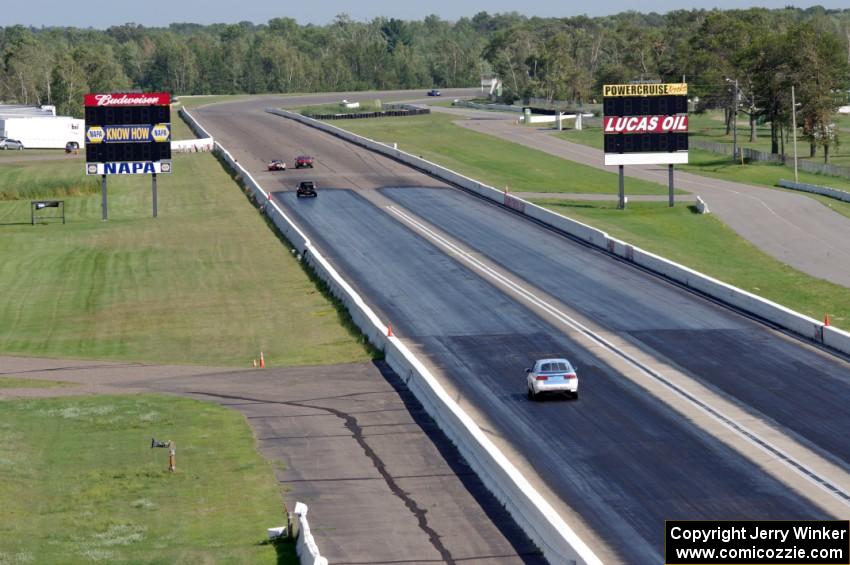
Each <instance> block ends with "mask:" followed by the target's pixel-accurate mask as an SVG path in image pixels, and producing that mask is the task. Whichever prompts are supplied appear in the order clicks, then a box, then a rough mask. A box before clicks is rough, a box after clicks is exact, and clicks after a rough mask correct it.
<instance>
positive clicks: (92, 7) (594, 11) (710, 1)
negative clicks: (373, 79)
mask: <svg viewBox="0 0 850 565" xmlns="http://www.w3.org/2000/svg"><path fill="white" fill-rule="evenodd" d="M0 1H2V3H3V7H2V9H0V26H9V25H14V24H23V25H28V26H36V27H40V26H56V25H71V26H76V27H95V28H106V27H109V26H111V25H116V24H122V23H128V22H133V23H137V24H142V25H145V26H164V25H168V24H169V23H172V22H192V23H199V24H210V23H220V22H224V23H235V22H239V21H244V20H248V21H251V22H254V23H265V22H267V21H268V20H269V19H271V18H275V17H291V18H295V19H296V20H298V21H299V22H300V23H316V24H323V23H327V22H329V21H330V20H332V19H333V17H334V16H335V15H337V14H340V13H347V14H348V15H349V16H351V17H352V18H353V19H355V20H369V19H372V18H375V17H378V16H385V17H395V18H401V19H422V18H423V17H425V16H427V15H428V14H436V15H438V16H440V17H441V18H443V19H447V20H456V19H458V18H459V17H462V16H472V15H474V14H476V13H477V12H480V11H487V12H489V13H491V14H493V13H498V12H510V11H513V10H516V11H518V12H520V13H522V14H525V15H529V16H543V17H552V16H555V17H564V16H576V15H580V14H587V15H589V16H601V15H607V14H614V13H617V12H622V11H625V10H638V11H640V12H652V11H656V12H667V11H669V10H671V9H677V8H686V9H687V8H715V7H716V8H746V7H750V6H762V7H767V8H782V7H784V6H786V5H788V4H791V3H792V2H789V1H787V0H776V1H773V0H762V1H760V2H758V1H752V0H751V1H742V0H706V1H691V2H671V1H670V0H666V1H665V0H642V1H641V2H635V1H634V0H607V1H605V2H599V1H595V2H594V1H583V2H575V1H561V2H558V1H553V0H524V1H523V2H517V1H516V0H489V1H483V0H472V1H463V2H458V1H457V0H429V1H428V2H417V3H413V2H405V1H403V0H402V1H399V0H348V1H343V0H298V1H292V0H290V1H284V2H281V1H277V2H275V1H272V0H240V1H234V0H178V1H174V0H169V1H166V0H129V1H128V0H86V1H82V2H80V1H74V0H59V1H57V0H46V1H44V2H31V1H30V2H26V1H22V0H0ZM794 5H796V6H800V7H809V6H813V5H821V6H824V7H826V8H846V7H850V5H848V2H847V0H824V1H822V2H811V3H797V4H794Z"/></svg>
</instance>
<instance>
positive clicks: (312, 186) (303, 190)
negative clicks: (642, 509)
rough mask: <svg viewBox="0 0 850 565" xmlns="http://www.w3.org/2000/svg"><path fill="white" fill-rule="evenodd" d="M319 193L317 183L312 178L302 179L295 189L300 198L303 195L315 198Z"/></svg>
mask: <svg viewBox="0 0 850 565" xmlns="http://www.w3.org/2000/svg"><path fill="white" fill-rule="evenodd" d="M318 195H319V194H318V193H317V192H316V183H314V182H313V181H311V180H302V181H301V182H300V183H298V190H296V191H295V196H297V197H298V198H301V197H302V196H305V197H311V198H315V197H317V196H318Z"/></svg>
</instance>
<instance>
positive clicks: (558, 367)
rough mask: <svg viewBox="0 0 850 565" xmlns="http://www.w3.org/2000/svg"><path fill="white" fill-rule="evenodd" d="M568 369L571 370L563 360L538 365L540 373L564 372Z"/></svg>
mask: <svg viewBox="0 0 850 565" xmlns="http://www.w3.org/2000/svg"><path fill="white" fill-rule="evenodd" d="M570 370H572V368H571V367H570V366H569V365H567V364H566V363H563V362H557V361H553V362H549V363H543V364H541V365H540V372H542V373H566V372H568V371H570Z"/></svg>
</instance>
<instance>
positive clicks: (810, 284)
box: [338, 114, 850, 328]
mask: <svg viewBox="0 0 850 565" xmlns="http://www.w3.org/2000/svg"><path fill="white" fill-rule="evenodd" d="M451 119H452V118H451V117H447V116H443V115H434V114H432V115H430V116H417V117H412V118H394V119H374V120H352V121H346V122H345V123H344V124H338V125H341V126H342V127H345V128H346V129H350V130H351V131H354V132H356V133H359V134H361V135H365V136H368V137H371V138H375V139H379V140H382V141H397V142H399V143H400V147H402V148H403V149H406V150H408V151H410V152H413V153H416V154H420V155H423V156H425V157H426V158H428V159H430V160H433V161H435V162H437V163H439V164H441V165H444V166H446V167H449V168H451V169H454V170H456V171H458V172H460V173H463V174H465V175H468V176H470V177H473V178H477V179H480V180H483V181H486V182H489V183H491V184H494V185H496V186H503V185H504V184H506V183H510V184H511V187H512V189H513V190H516V191H520V190H527V191H535V192H536V191H541V192H542V191H543V190H541V187H540V185H539V184H537V183H540V182H541V180H542V178H546V179H548V182H558V181H560V183H563V182H564V181H563V179H565V178H566V179H569V189H570V191H572V192H576V193H583V192H593V191H594V189H597V190H599V191H601V188H602V187H599V186H597V185H593V184H591V183H592V182H593V181H592V180H591V181H588V180H587V178H591V179H592V178H593V177H584V176H582V174H580V173H574V172H573V171H574V168H575V167H578V165H575V164H573V163H570V162H568V161H564V160H561V159H557V158H555V157H551V156H549V155H547V154H545V153H542V152H540V151H536V150H533V149H528V148H521V149H519V150H518V149H517V148H518V147H520V146H518V145H515V144H513V143H507V142H504V141H501V140H499V139H497V138H494V137H492V136H487V135H483V134H477V133H474V132H469V131H468V130H465V129H463V128H461V127H458V126H455V125H452V124H451ZM579 133H581V132H579ZM584 133H585V135H587V132H584ZM597 135H598V134H597ZM518 151H521V154H522V156H523V157H522V163H523V166H519V165H518V164H517V162H516V161H515V158H516V153H517V152H518ZM551 160H554V161H556V162H557V163H553V164H552V165H551V167H552V168H551V169H549V167H550V165H549V163H550V162H551ZM505 163H512V164H514V166H513V167H510V166H509V167H504V165H505ZM538 163H545V165H538ZM541 170H543V171H550V173H549V176H545V177H543V175H542V174H541ZM555 171H560V174H559V175H557V176H556V177H553V176H552V175H554V173H555ZM599 174H600V175H606V174H608V173H604V172H600V173H599ZM508 179H510V180H508ZM633 182H634V181H630V182H629V187H630V189H629V190H630V193H635V191H633V190H632V189H631V186H632V183H633ZM562 186H563V185H562ZM514 187H515V188H514ZM549 188H550V191H554V190H552V189H551V186H550V187H549ZM662 190H664V189H663V188H662ZM559 192H563V190H560V191H559ZM656 193H657V192H656ZM539 203H540V204H542V205H544V206H547V207H548V208H550V209H552V210H554V211H556V212H558V213H561V214H564V215H566V216H569V217H572V218H575V219H578V220H580V221H584V222H586V223H588V224H590V225H593V226H595V227H598V228H600V229H603V230H605V231H607V232H608V233H610V234H611V235H612V236H614V237H617V238H620V239H623V240H626V241H629V242H631V243H633V244H635V245H638V246H639V247H642V248H644V249H646V250H648V251H651V252H653V253H657V254H659V255H662V256H664V257H667V258H669V259H671V260H673V261H676V262H679V263H682V264H684V265H687V266H689V267H691V268H694V269H697V270H699V271H702V272H704V273H706V274H708V275H711V276H713V277H715V278H718V279H720V280H723V281H726V282H728V283H730V284H733V285H735V286H738V287H740V288H743V289H745V290H748V291H751V292H754V293H756V294H759V295H761V296H764V297H766V298H768V299H770V300H774V301H776V302H778V303H780V304H784V305H786V306H788V307H790V308H793V309H795V310H797V311H799V312H802V313H804V314H807V315H810V316H812V317H814V318H817V319H821V318H823V315H824V313H825V312H829V314H830V318H831V320H832V323H833V324H834V325H836V326H839V327H844V328H847V327H850V293H848V292H847V289H846V288H843V287H841V286H838V285H835V284H831V283H829V282H826V281H823V280H820V279H815V278H813V277H810V276H809V275H806V274H804V273H801V272H799V271H796V270H794V269H792V268H790V267H788V266H786V265H784V264H782V263H780V262H779V261H776V260H775V259H773V258H772V257H770V256H768V255H767V254H765V253H763V252H761V251H760V250H759V249H757V248H756V247H755V246H753V245H751V244H750V243H749V242H747V241H746V240H744V239H743V238H741V237H739V236H738V235H737V234H736V233H735V232H733V231H732V230H731V229H730V228H729V227H727V226H726V225H725V224H723V223H722V222H721V221H720V220H718V219H717V218H715V217H714V216H712V215H706V216H703V215H699V214H696V213H694V212H693V210H692V209H691V208H690V207H689V206H687V205H684V204H679V205H677V206H676V207H674V208H668V207H667V206H666V203H662V202H645V203H644V202H635V203H631V204H630V205H629V208H628V209H627V210H617V209H616V203H615V202H598V201H597V202H590V201H577V200H575V201H572V200H555V199H548V200H547V199H544V200H540V201H539Z"/></svg>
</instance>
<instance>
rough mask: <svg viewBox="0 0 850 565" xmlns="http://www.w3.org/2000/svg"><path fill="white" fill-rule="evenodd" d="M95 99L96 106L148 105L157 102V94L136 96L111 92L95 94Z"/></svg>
mask: <svg viewBox="0 0 850 565" xmlns="http://www.w3.org/2000/svg"><path fill="white" fill-rule="evenodd" d="M94 98H95V100H96V101H97V105H98V106H149V105H151V104H159V100H160V99H159V96H145V95H144V94H140V95H138V96H136V95H132V94H129V95H128V94H122V95H120V96H113V95H112V94H95V95H94Z"/></svg>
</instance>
